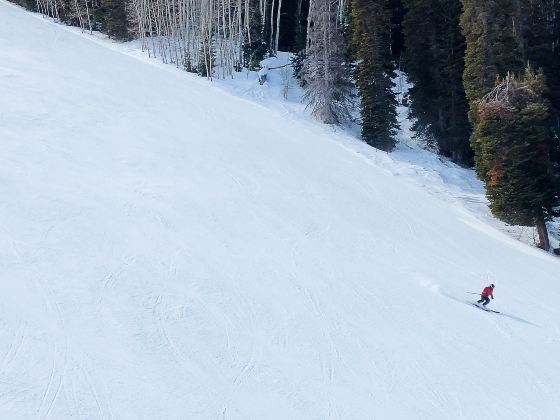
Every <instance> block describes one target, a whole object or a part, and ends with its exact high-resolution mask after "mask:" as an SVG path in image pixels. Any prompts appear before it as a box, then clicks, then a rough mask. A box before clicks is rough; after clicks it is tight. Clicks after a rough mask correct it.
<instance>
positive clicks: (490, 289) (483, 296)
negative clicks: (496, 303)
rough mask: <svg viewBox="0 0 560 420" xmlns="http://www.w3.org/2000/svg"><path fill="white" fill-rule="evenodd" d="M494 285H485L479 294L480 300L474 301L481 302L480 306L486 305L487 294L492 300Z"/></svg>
mask: <svg viewBox="0 0 560 420" xmlns="http://www.w3.org/2000/svg"><path fill="white" fill-rule="evenodd" d="M493 292H494V285H493V284H491V285H490V286H486V287H485V288H484V290H483V291H482V293H481V294H480V300H479V301H478V302H476V303H482V302H484V303H483V304H482V306H486V305H488V304H489V303H490V299H488V296H490V297H491V298H492V300H494V293H493Z"/></svg>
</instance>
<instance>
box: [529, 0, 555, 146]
mask: <svg viewBox="0 0 560 420" xmlns="http://www.w3.org/2000/svg"><path fill="white" fill-rule="evenodd" d="M522 7H523V12H522V15H523V17H524V22H523V38H524V45H523V52H524V59H525V61H528V62H529V63H531V65H532V66H533V67H534V68H542V70H543V72H544V74H545V76H546V89H545V96H546V98H547V99H548V100H549V102H550V104H551V107H550V111H551V114H552V117H553V118H551V125H552V128H553V130H554V131H555V132H556V135H557V136H559V135H560V0H523V1H522Z"/></svg>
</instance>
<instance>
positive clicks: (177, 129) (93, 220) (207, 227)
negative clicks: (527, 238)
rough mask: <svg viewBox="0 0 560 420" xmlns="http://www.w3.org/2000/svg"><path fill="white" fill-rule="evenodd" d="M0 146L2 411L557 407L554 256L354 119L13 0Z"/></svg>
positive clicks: (422, 413) (0, 49)
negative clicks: (279, 100) (434, 179)
mask: <svg viewBox="0 0 560 420" xmlns="http://www.w3.org/2000/svg"><path fill="white" fill-rule="evenodd" d="M254 83H255V86H256V85H257V83H256V82H254ZM0 147H1V153H0V193H1V194H0V195H1V197H2V198H1V200H0V220H1V224H0V267H1V269H0V280H1V283H0V284H1V297H0V418H2V419H11V420H12V419H119V420H120V419H239V420H242V419H243V420H247V419H255V420H262V419H267V420H268V419H278V420H287V419H289V420H298V419H302V420H304V419H305V420H309V419H318V420H319V419H320V420H323V419H345V420H347V419H430V420H436V419H441V420H449V419H469V420H471V419H492V420H498V419H504V420H514V419H523V420H526V419H539V420H541V419H545V420H547V419H560V357H559V355H560V312H559V311H560V309H559V308H560V305H559V303H560V279H559V274H560V265H559V264H558V262H557V260H555V259H554V258H553V257H551V256H549V255H547V254H546V253H544V252H542V251H540V250H537V249H535V248H531V247H529V246H527V245H525V244H522V243H520V242H518V241H516V240H515V239H513V238H510V237H509V236H507V235H505V234H504V233H503V232H501V231H499V230H497V229H496V228H495V227H494V226H492V225H490V224H488V223H487V222H485V221H484V220H482V219H481V218H480V217H476V215H474V214H473V212H472V210H471V209H469V208H468V207H467V206H465V205H464V204H463V202H462V201H461V200H458V199H455V198H454V197H452V196H448V195H446V194H445V193H444V190H442V189H441V188H439V189H438V188H431V187H429V186H428V188H426V186H425V185H424V186H423V185H422V184H429V182H428V181H425V182H418V180H417V179H415V178H418V177H421V176H422V172H421V171H420V172H418V173H417V174H416V176H413V175H414V174H412V175H411V174H410V173H409V172H410V171H408V172H407V170H406V168H407V167H406V166H405V165H403V164H400V163H398V162H396V161H394V160H392V159H393V158H391V156H388V155H386V154H384V153H382V152H375V151H373V150H372V149H370V148H368V147H367V146H366V145H364V144H362V143H361V142H359V141H358V140H355V139H353V138H352V137H350V136H349V135H346V134H344V133H336V132H334V131H333V130H332V129H330V128H329V127H325V126H321V125H320V124H317V123H315V122H312V121H310V120H308V119H306V118H303V117H296V116H294V115H293V114H291V113H289V112H282V110H281V109H280V108H274V107H266V106H263V105H262V104H260V103H256V102H255V101H251V100H249V99H247V98H240V97H239V96H235V95H233V94H231V93H228V92H227V91H226V90H224V89H223V88H221V87H216V86H212V84H210V83H209V82H207V81H205V80H202V79H199V78H196V77H194V76H192V75H189V74H186V73H185V72H181V71H178V70H175V69H173V68H169V67H164V66H163V65H157V64H155V63H150V62H149V60H144V61H142V60H139V59H138V58H137V57H132V56H131V54H124V53H123V52H121V51H118V50H117V49H115V48H114V47H112V44H111V43H109V42H106V41H100V40H99V39H94V38H92V37H89V36H87V35H80V34H77V33H76V31H75V30H69V29H68V28H65V27H63V26H61V25H56V24H53V23H52V22H50V21H49V20H46V19H41V18H38V17H37V16H35V15H32V14H28V13H26V12H24V11H22V10H21V9H18V8H16V7H13V6H11V5H8V4H7V3H4V2H1V1H0ZM408 168H410V167H408ZM450 173H451V172H450ZM434 192H435V193H434ZM489 282H493V283H495V284H496V291H495V296H496V299H495V300H494V301H493V302H492V304H491V307H492V308H493V309H495V310H498V311H501V312H502V313H501V314H494V313H487V312H484V311H482V310H480V309H477V308H475V307H474V306H472V305H471V302H472V301H473V300H476V298H477V297H476V296H475V295H473V294H468V293H467V292H474V293H476V292H479V291H480V290H481V289H482V287H483V286H485V285H486V284H488V283H489Z"/></svg>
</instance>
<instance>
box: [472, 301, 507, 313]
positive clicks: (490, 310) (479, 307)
mask: <svg viewBox="0 0 560 420" xmlns="http://www.w3.org/2000/svg"><path fill="white" fill-rule="evenodd" d="M473 306H476V307H477V308H478V309H482V310H483V311H486V312H494V313H495V314H499V313H501V312H499V311H495V310H493V309H487V308H483V307H482V306H478V305H477V304H476V303H473Z"/></svg>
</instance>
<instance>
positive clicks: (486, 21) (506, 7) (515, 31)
mask: <svg viewBox="0 0 560 420" xmlns="http://www.w3.org/2000/svg"><path fill="white" fill-rule="evenodd" d="M462 3H463V14H462V16H461V26H462V29H463V33H464V35H465V38H466V42H467V49H466V53H465V71H464V73H463V83H464V87H465V93H466V94H467V98H468V99H469V102H470V112H469V117H470V118H471V121H472V122H473V123H474V122H476V118H477V101H479V100H480V99H481V98H482V97H484V95H486V94H487V93H488V92H489V91H490V90H491V89H492V88H493V87H494V84H495V81H496V78H497V77H499V76H502V77H503V76H504V75H506V74H507V73H508V72H513V73H518V72H520V71H522V70H523V67H524V65H523V56H522V54H521V49H522V44H523V42H522V37H521V35H522V31H521V23H522V19H521V9H520V3H519V1H518V0H492V1H488V0H462ZM475 153H476V150H475Z"/></svg>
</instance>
